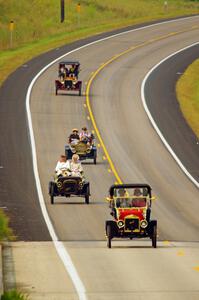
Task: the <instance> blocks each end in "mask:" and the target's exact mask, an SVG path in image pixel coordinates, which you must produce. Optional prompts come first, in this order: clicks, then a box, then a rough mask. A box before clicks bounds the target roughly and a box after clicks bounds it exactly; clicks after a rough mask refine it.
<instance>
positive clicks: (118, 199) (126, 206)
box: [105, 184, 157, 248]
mask: <svg viewBox="0 0 199 300" xmlns="http://www.w3.org/2000/svg"><path fill="white" fill-rule="evenodd" d="M151 190H152V189H151V187H150V186H149V185H148V184H120V185H112V186H111V187H110V189H109V197H108V198H107V200H108V201H109V207H110V208H111V213H110V214H111V215H112V217H113V219H112V220H107V221H106V223H105V230H106V236H107V247H108V248H111V241H112V239H113V238H130V239H133V238H146V237H149V238H150V239H151V241H152V247H154V248H156V246H157V220H152V219H151V202H152V200H153V199H154V197H152V191H151Z"/></svg>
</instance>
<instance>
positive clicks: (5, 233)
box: [0, 210, 14, 241]
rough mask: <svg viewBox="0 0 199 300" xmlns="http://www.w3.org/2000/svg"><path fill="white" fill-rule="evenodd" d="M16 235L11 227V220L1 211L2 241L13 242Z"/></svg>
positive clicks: (0, 229) (0, 235) (0, 238)
mask: <svg viewBox="0 0 199 300" xmlns="http://www.w3.org/2000/svg"><path fill="white" fill-rule="evenodd" d="M13 239H14V235H13V232H12V229H11V228H10V227H9V218H8V217H7V216H6V214H5V213H4V212H3V211H2V210H0V241H7V240H13Z"/></svg>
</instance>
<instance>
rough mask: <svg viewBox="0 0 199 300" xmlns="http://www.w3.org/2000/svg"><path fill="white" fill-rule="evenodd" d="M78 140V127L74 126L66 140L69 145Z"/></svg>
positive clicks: (74, 143)
mask: <svg viewBox="0 0 199 300" xmlns="http://www.w3.org/2000/svg"><path fill="white" fill-rule="evenodd" d="M79 140H80V137H79V133H78V129H77V128H74V129H73V130H72V133H71V134H70V135H69V137H68V142H69V144H71V145H76V144H77V143H78V142H79Z"/></svg>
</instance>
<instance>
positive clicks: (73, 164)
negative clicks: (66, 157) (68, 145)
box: [69, 154, 84, 178]
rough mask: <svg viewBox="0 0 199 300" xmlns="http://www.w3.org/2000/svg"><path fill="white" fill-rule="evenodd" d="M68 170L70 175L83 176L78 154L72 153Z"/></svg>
mask: <svg viewBox="0 0 199 300" xmlns="http://www.w3.org/2000/svg"><path fill="white" fill-rule="evenodd" d="M69 170H70V175H71V176H77V177H81V178H83V173H84V172H83V168H82V165H81V162H80V161H79V155H78V154H73V156H72V160H71V161H70V162H69Z"/></svg>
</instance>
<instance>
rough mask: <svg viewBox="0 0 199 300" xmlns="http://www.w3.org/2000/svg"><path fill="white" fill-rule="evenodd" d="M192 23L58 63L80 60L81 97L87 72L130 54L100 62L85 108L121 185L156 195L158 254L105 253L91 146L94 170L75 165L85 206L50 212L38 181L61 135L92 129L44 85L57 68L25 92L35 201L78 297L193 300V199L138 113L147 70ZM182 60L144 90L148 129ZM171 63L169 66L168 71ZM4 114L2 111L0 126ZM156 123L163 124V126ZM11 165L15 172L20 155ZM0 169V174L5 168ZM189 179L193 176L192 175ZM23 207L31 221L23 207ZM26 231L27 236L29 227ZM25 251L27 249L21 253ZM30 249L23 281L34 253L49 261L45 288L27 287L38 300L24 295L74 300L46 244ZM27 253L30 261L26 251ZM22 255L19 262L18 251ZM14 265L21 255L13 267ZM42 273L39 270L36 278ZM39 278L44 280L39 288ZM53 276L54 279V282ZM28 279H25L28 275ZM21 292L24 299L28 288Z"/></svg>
mask: <svg viewBox="0 0 199 300" xmlns="http://www.w3.org/2000/svg"><path fill="white" fill-rule="evenodd" d="M198 19H199V17H194V18H190V19H186V20H178V21H173V22H169V23H166V24H159V25H158V26H152V27H148V28H144V29H141V30H137V31H132V32H129V33H125V34H123V35H119V36H116V37H114V38H111V39H107V40H104V41H102V42H100V43H96V44H92V45H90V46H88V47H85V48H83V49H80V50H78V51H76V52H74V53H71V54H69V55H67V56H66V57H65V59H66V60H68V59H69V60H70V59H71V60H79V61H80V62H81V69H82V71H81V73H80V78H81V79H82V80H83V85H84V91H85V89H86V83H88V81H89V78H90V77H91V74H92V72H94V71H96V70H97V69H98V68H99V67H100V66H102V65H103V64H104V63H106V62H107V61H109V60H110V59H112V58H113V57H114V56H116V55H118V54H120V53H122V52H124V51H126V50H128V49H129V48H130V47H133V49H132V51H128V52H126V53H125V54H124V55H121V56H119V57H118V58H116V59H115V60H113V61H112V62H111V63H109V64H107V65H106V66H105V67H104V68H103V69H102V70H101V71H100V72H99V74H98V75H97V76H96V77H95V79H94V81H93V82H92V85H91V89H90V101H91V107H92V111H93V115H94V118H95V121H96V123H97V126H98V129H99V131H100V134H101V137H102V139H103V141H104V144H105V146H106V148H107V150H108V153H109V155H110V157H111V159H112V161H113V163H114V165H115V168H116V170H117V172H118V174H119V176H120V177H121V178H122V181H123V182H146V183H149V184H150V185H151V186H152V188H153V193H154V194H155V195H156V197H157V200H156V201H154V203H153V216H154V217H155V218H157V220H158V239H159V242H158V246H159V247H158V248H157V249H153V248H151V243H150V241H148V240H146V241H115V242H114V241H113V248H112V249H111V250H110V249H107V248H106V241H105V233H104V222H105V220H106V219H107V218H109V217H110V216H109V209H108V205H107V203H106V202H105V200H104V198H105V196H106V195H107V191H108V188H109V186H110V185H111V184H112V183H114V182H115V181H116V179H115V176H114V174H113V173H112V171H111V170H110V166H109V164H108V161H107V159H104V153H103V151H102V147H99V148H98V163H97V165H93V164H91V163H89V162H87V163H85V164H84V165H83V167H84V170H85V174H86V177H87V178H88V180H89V181H90V184H91V203H90V204H89V205H85V204H84V201H83V200H82V199H79V198H73V199H69V200H68V199H64V198H60V197H59V198H57V199H56V200H55V201H56V204H54V205H51V204H50V200H49V196H48V181H49V180H50V179H51V177H52V175H53V170H54V167H55V164H56V161H57V159H58V157H59V155H60V154H61V153H63V152H64V145H65V143H66V141H67V137H68V135H69V133H70V131H71V129H72V128H73V127H78V128H81V127H82V126H83V125H87V126H88V127H89V128H90V130H92V129H93V127H92V123H91V121H90V120H89V118H88V116H89V114H88V110H87V107H85V101H86V100H85V96H81V97H79V96H76V95H67V96H66V95H64V93H63V94H62V95H58V96H55V92H54V80H55V77H56V75H57V63H56V64H54V65H52V66H51V67H50V68H49V69H48V70H46V71H45V72H44V73H43V74H42V75H41V76H40V77H39V79H38V80H37V82H36V83H35V85H34V87H33V90H32V93H31V114H32V121H33V130H34V136H35V142H36V151H37V159H38V169H39V177H40V181H41V186H42V192H43V196H44V199H45V203H46V207H47V210H48V213H49V216H50V219H51V221H52V223H53V225H54V228H55V231H56V233H57V235H58V237H59V240H61V241H63V243H64V246H65V247H66V249H67V251H68V252H69V254H70V256H71V258H72V260H73V262H74V265H75V267H76V269H77V271H78V273H79V275H80V278H81V280H82V282H83V284H84V287H85V291H86V293H85V295H86V297H87V298H88V299H125V300H126V299H145V298H146V297H147V298H148V299H187V298H190V299H198V297H199V286H198V280H199V273H198V270H199V261H198V257H199V247H198V242H199V217H198V213H197V212H198V211H199V201H198V198H199V197H198V196H199V191H198V189H197V188H196V186H194V185H193V183H192V182H191V181H190V180H189V179H188V178H187V177H186V176H185V174H184V173H183V172H182V170H181V169H180V168H179V166H178V165H177V164H176V162H175V160H174V159H173V158H172V157H171V155H170V153H169V152H168V151H167V149H166V148H165V146H164V145H163V143H162V142H161V141H160V138H159V137H158V135H157V133H156V132H155V131H154V129H153V127H152V125H151V123H150V121H149V119H148V117H147V115H146V113H145V110H144V108H143V105H142V99H141V84H142V81H143V79H144V77H145V75H146V74H147V72H148V71H149V70H150V69H151V68H152V67H153V66H154V65H155V64H157V63H158V62H159V61H161V60H162V59H163V58H165V57H166V56H168V55H170V54H172V53H173V52H175V51H178V50H180V49H181V48H183V47H185V46H188V45H190V44H193V43H194V42H196V41H197V40H198V34H199V27H198ZM193 59H194V57H193V56H191V59H189V61H188V58H187V63H189V62H191V60H193ZM62 60H63V58H62ZM184 61H185V57H184V56H180V58H178V56H177V57H176V60H175V59H174V60H173V61H172V64H170V66H169V65H166V66H165V67H164V68H161V71H159V72H160V75H161V76H162V73H164V71H165V68H166V67H167V72H166V74H167V75H168V76H167V77H164V82H163V81H162V77H161V76H156V78H155V79H156V82H155V83H153V90H155V93H154V94H153V95H154V96H153V97H152V96H151V94H152V93H151V91H150V93H149V98H148V99H149V104H150V103H151V102H152V101H151V99H152V100H153V107H155V112H156V115H155V118H156V121H157V123H158V122H159V121H162V119H163V117H165V116H167V115H168V114H165V115H164V111H165V109H167V108H166V107H167V103H162V101H160V100H159V98H161V97H160V95H161V96H162V92H163V95H167V97H166V99H168V98H174V97H175V93H174V91H173V92H171V93H168V92H167V91H169V90H170V89H173V82H172V81H171V80H170V77H172V76H173V75H174V74H173V72H176V68H177V69H178V66H179V71H181V70H182V69H181V68H180V66H181V64H182V63H184ZM175 64H176V67H173V65H175ZM172 78H173V77H172ZM175 78H176V74H175ZM158 80H160V82H159V81H158ZM146 98H147V93H146ZM23 100H24V99H23ZM13 101H14V96H13ZM165 102H166V101H165ZM164 104H165V105H164ZM11 108H12V103H10V107H9V114H7V115H6V118H7V119H8V118H9V119H10V120H11V119H12V115H13V114H14V113H15V112H14V111H12V109H11ZM5 113H6V111H5V112H4V118H5ZM21 113H22V118H21V119H20V120H18V122H19V125H20V126H21V127H22V128H24V127H25V123H26V120H24V118H23V116H24V111H22V112H21ZM2 114H3V112H2ZM179 114H180V112H179V111H178V122H180V121H179V120H180V119H181V122H184V120H183V118H181V116H180V115H179ZM169 123H170V122H168V126H169ZM165 124H167V120H166V121H164V125H165ZM14 126H16V124H13V128H12V130H13V131H14ZM165 126H166V125H165ZM183 128H184V127H183V126H182V129H183ZM167 133H168V134H169V135H170V136H171V137H172V139H173V140H175V136H176V134H178V136H179V130H178V131H177V129H176V128H175V127H174V128H173V130H169V131H168V130H167ZM10 134H11V136H12V137H13V142H15V141H16V138H17V137H16V136H15V135H14V134H13V133H12V131H11V132H10ZM182 134H183V132H182ZM97 144H98V141H97ZM22 146H23V145H20V147H22ZM178 148H179V149H180V147H178ZM26 149H27V156H30V157H31V154H30V153H29V151H30V147H29V146H27V145H26ZM181 150H182V153H183V150H184V148H183V147H181ZM13 153H14V152H13ZM22 153H23V152H22ZM194 153H195V152H194ZM5 155H6V154H5ZM183 155H184V154H183ZM185 157H186V155H185ZM11 159H14V157H11ZM20 159H21V160H19V164H20V166H21V164H22V162H23V157H20ZM30 160H31V158H30ZM30 164H31V162H30ZM2 171H6V168H5V169H4V168H3V169H2ZM21 172H25V169H24V168H23V169H22V170H21ZM195 174H196V177H197V174H198V169H197V170H196V171H195ZM19 175H20V173H19ZM12 176H14V175H12ZM30 176H31V175H30ZM28 178H29V182H31V181H33V182H34V180H33V179H32V178H31V177H29V175H28ZM12 180H13V177H12ZM16 182H18V181H16ZM24 184H25V183H24ZM17 188H19V187H16V189H17ZM29 196H30V197H33V198H34V199H35V202H34V203H35V204H34V205H35V206H36V209H38V212H37V214H34V216H35V220H36V222H40V223H39V224H36V225H37V227H36V229H35V236H34V239H33V240H37V239H36V236H37V233H38V237H39V239H38V240H39V241H42V240H45V241H46V240H49V239H50V238H49V236H48V234H47V233H46V227H45V225H44V224H43V221H42V218H41V216H39V203H38V201H37V197H36V193H35V191H34V192H32V191H31V190H30V193H29ZM13 197H14V196H13ZM24 197H26V195H24ZM31 203H32V202H31ZM24 209H26V210H28V212H29V213H30V215H31V207H25V208H24ZM34 209H35V208H34ZM38 216H39V217H38ZM25 222H26V221H25ZM28 226H29V228H31V224H29V225H28ZM42 232H43V236H42V235H41V233H42ZM44 245H45V247H46V248H45V247H44ZM37 246H38V247H37ZM20 247H21V244H19V246H17V245H16V246H15V249H14V250H13V253H14V258H15V259H16V263H15V269H16V270H20V268H21V267H22V264H23V263H22V257H24V252H23V251H21V252H20V253H23V254H20V255H21V256H20V255H19V254H18V252H19V248H20ZM27 247H28V246H27ZM31 247H33V246H32V244H31V245H30V249H32V248H31ZM34 247H35V248H36V250H35V248H34ZM34 247H33V248H34V255H35V256H34V259H30V260H29V263H27V260H26V263H27V265H28V266H29V267H30V269H31V270H32V272H33V273H34V272H36V271H38V264H36V263H35V261H36V254H35V253H36V252H37V251H38V256H37V259H38V260H39V261H40V259H39V255H40V253H41V252H40V249H41V250H42V256H41V261H43V260H44V259H43V258H44V257H45V254H44V253H47V255H48V253H50V254H51V256H50V258H49V260H46V261H45V262H46V264H45V267H43V268H42V263H41V266H40V274H41V270H42V274H43V276H42V278H46V282H48V283H49V285H48V284H47V283H46V285H44V283H43V285H42V286H41V287H40V285H39V283H38V281H36V279H34V280H35V283H33V282H32V284H33V285H34V284H35V286H36V291H38V289H39V291H40V293H36V292H32V294H31V296H32V297H33V299H45V298H46V299H66V295H67V299H76V297H77V295H76V293H75V290H74V288H73V286H72V283H71V280H70V278H69V276H68V275H67V274H65V275H63V273H64V272H63V270H62V267H61V266H60V262H59V260H58V258H57V259H56V253H54V252H55V251H53V249H51V247H52V245H51V243H50V242H49V243H47V242H46V243H44V244H43V243H39V245H37V243H36V244H34ZM44 248H45V249H44ZM29 251H30V253H29V255H30V257H31V253H32V252H31V250H29ZM25 253H26V255H27V252H25ZM18 255H19V256H18ZM17 257H21V260H20V259H17ZM52 257H53V259H52ZM50 264H51V265H50ZM45 270H48V272H46V273H45ZM30 273H31V272H29V273H28V274H30ZM16 274H18V275H17V276H18V278H17V279H18V280H19V281H20V282H25V281H26V279H27V277H26V276H27V274H26V275H24V274H23V273H22V272H21V273H20V272H18V273H16ZM29 276H31V275H29ZM45 276H46V277H45ZM49 276H50V278H51V280H50V281H48V277H49ZM53 278H56V280H55V281H56V282H55V283H53V282H54V280H53ZM29 280H30V281H31V280H33V279H32V278H31V277H30V279H29ZM30 281H29V282H30ZM57 283H59V284H57ZM40 284H41V280H40ZM38 286H39V287H40V288H38ZM42 287H43V288H42ZM44 287H45V288H44ZM40 289H41V290H40ZM27 291H29V292H30V288H29V287H27ZM75 295H76V296H75Z"/></svg>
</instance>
